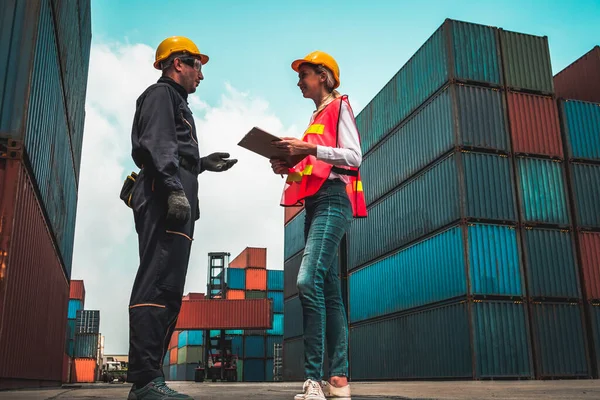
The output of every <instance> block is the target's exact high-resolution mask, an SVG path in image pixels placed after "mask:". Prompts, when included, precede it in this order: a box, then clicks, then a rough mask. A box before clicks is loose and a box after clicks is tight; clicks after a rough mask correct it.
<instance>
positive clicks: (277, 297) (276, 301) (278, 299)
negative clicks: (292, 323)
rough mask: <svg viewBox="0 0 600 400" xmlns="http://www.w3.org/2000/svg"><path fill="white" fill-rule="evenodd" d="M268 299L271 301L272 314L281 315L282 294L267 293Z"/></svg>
mask: <svg viewBox="0 0 600 400" xmlns="http://www.w3.org/2000/svg"><path fill="white" fill-rule="evenodd" d="M267 296H268V297H269V299H272V300H273V312H274V313H282V312H283V292H269V293H268V294H267Z"/></svg>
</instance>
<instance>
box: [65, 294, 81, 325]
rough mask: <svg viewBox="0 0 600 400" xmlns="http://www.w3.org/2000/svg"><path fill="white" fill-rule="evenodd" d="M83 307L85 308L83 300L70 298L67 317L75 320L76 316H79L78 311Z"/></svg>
mask: <svg viewBox="0 0 600 400" xmlns="http://www.w3.org/2000/svg"><path fill="white" fill-rule="evenodd" d="M81 309H83V304H82V302H81V300H75V299H70V300H69V309H68V312H67V318H69V319H73V320H75V318H76V317H77V311H79V310H81ZM73 330H75V328H73Z"/></svg>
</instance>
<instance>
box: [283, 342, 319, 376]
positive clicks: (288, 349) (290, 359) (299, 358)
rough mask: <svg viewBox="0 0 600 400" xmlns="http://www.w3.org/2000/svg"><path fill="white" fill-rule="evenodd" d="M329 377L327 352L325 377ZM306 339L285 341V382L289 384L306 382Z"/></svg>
mask: <svg viewBox="0 0 600 400" xmlns="http://www.w3.org/2000/svg"><path fill="white" fill-rule="evenodd" d="M328 375H329V358H328V356H327V351H325V355H324V360H323V376H324V377H326V376H328ZM305 379H306V378H305V374H304V339H303V338H296V339H293V340H284V341H283V380H284V381H288V382H297V381H304V380H305Z"/></svg>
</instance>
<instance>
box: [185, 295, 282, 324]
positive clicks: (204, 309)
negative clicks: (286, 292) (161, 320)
mask: <svg viewBox="0 0 600 400" xmlns="http://www.w3.org/2000/svg"><path fill="white" fill-rule="evenodd" d="M272 303H273V300H271V299H260V300H190V301H184V302H183V303H182V305H181V312H180V313H179V319H178V320H177V325H176V326H175V329H177V330H196V329H271V328H272V318H271V314H272V309H273V305H272Z"/></svg>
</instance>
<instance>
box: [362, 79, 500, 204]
mask: <svg viewBox="0 0 600 400" xmlns="http://www.w3.org/2000/svg"><path fill="white" fill-rule="evenodd" d="M505 115H506V113H505V104H504V100H503V95H502V92H501V91H499V90H497V89H490V88H480V87H475V86H466V85H459V84H451V85H449V86H446V87H445V88H444V89H443V90H442V91H441V92H440V93H439V94H437V95H435V96H434V97H433V98H432V99H431V100H430V101H428V102H427V103H426V104H425V105H424V106H423V107H422V108H420V109H419V110H418V111H417V112H416V113H415V114H413V115H412V116H411V117H410V118H409V119H408V120H407V121H405V122H404V123H403V124H402V125H401V126H400V127H398V128H397V129H395V130H394V131H393V132H392V134H391V135H389V136H387V137H386V139H385V140H383V141H382V142H381V143H380V144H379V145H378V146H377V147H375V148H374V149H373V151H372V152H371V153H369V155H368V156H367V157H365V159H364V160H363V163H362V165H361V174H362V181H363V187H364V188H365V197H366V200H367V204H371V203H372V202H373V201H375V200H377V199H378V198H380V197H381V196H383V195H384V194H385V193H387V192H388V191H390V190H392V189H393V188H394V187H396V186H398V185H399V184H401V183H402V182H404V181H405V180H407V179H409V178H410V177H411V176H412V175H414V174H415V173H416V172H418V171H419V170H421V169H422V168H424V167H426V166H427V165H428V164H430V163H431V162H433V161H434V160H435V159H437V158H438V157H440V156H441V155H443V154H444V153H446V152H448V150H450V149H452V148H455V147H457V146H468V147H474V148H479V149H486V150H499V151H503V152H509V151H510V145H509V137H508V131H507V123H506V117H505ZM382 171H385V173H382Z"/></svg>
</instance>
